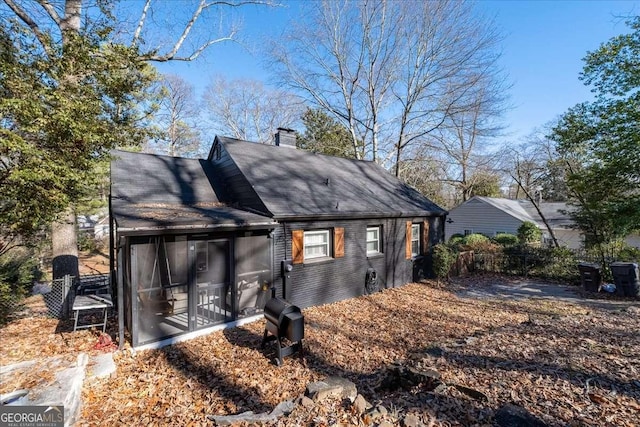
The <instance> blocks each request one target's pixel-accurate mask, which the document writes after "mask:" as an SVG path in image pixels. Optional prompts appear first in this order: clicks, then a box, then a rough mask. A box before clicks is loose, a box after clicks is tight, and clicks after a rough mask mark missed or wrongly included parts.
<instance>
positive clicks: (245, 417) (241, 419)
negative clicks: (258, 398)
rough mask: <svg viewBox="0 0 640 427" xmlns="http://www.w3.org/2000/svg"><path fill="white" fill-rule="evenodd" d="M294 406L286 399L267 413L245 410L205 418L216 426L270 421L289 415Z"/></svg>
mask: <svg viewBox="0 0 640 427" xmlns="http://www.w3.org/2000/svg"><path fill="white" fill-rule="evenodd" d="M294 407H295V404H294V403H293V402H292V401H290V400H287V401H285V402H280V403H279V404H278V405H277V406H276V407H275V408H273V410H272V411H271V412H269V413H267V412H264V413H261V414H255V413H253V411H247V412H243V413H241V414H236V415H208V416H207V418H208V419H210V420H212V421H213V422H214V423H215V424H216V425H218V426H230V425H234V424H236V423H248V424H258V423H270V422H275V421H277V420H278V418H280V417H281V416H283V415H289V414H290V413H291V411H293V409H294Z"/></svg>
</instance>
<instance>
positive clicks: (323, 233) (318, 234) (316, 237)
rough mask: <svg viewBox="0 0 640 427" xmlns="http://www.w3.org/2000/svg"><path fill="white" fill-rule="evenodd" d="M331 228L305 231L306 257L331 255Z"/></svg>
mask: <svg viewBox="0 0 640 427" xmlns="http://www.w3.org/2000/svg"><path fill="white" fill-rule="evenodd" d="M329 236H330V234H329V230H315V231H305V232H304V259H314V258H325V257H328V256H330V252H329V247H330V243H331V241H330V239H329Z"/></svg>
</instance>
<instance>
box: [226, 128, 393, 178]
mask: <svg viewBox="0 0 640 427" xmlns="http://www.w3.org/2000/svg"><path fill="white" fill-rule="evenodd" d="M216 138H219V139H220V140H221V141H223V140H231V141H237V142H240V143H247V144H259V145H264V146H267V147H276V148H277V149H283V148H284V149H286V150H293V149H294V148H291V147H278V146H277V145H275V144H265V143H262V142H256V141H247V140H246V139H239V138H234V137H231V136H224V135H222V136H221V135H217V136H216ZM223 142H224V141H223ZM295 150H297V151H298V152H299V153H307V154H312V155H315V156H323V157H329V158H332V159H344V160H349V161H353V162H366V163H373V164H376V165H378V166H380V167H381V168H383V169H384V170H386V169H385V168H384V167H383V166H382V165H380V164H379V163H377V162H374V161H373V160H369V159H354V158H353V157H342V156H333V155H331V154H325V153H319V152H317V151H309V150H305V149H303V148H297V147H296V148H295Z"/></svg>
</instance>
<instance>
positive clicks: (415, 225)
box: [411, 224, 422, 257]
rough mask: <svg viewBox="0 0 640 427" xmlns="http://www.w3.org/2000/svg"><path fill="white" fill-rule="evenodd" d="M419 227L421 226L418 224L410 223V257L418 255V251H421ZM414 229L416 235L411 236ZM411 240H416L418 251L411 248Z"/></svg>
mask: <svg viewBox="0 0 640 427" xmlns="http://www.w3.org/2000/svg"><path fill="white" fill-rule="evenodd" d="M421 228H422V227H421V226H420V224H411V256H412V257H417V256H418V255H420V251H422V248H421V246H422V245H421V244H420V243H421V242H420V232H421V231H422V230H421ZM414 229H417V230H418V237H417V238H414V237H413V234H414V233H413V230H414ZM413 242H418V253H416V252H414V250H413Z"/></svg>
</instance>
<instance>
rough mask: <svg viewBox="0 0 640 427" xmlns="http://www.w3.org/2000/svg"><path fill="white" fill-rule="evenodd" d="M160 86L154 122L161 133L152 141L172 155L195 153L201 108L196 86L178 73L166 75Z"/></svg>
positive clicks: (156, 148) (192, 154)
mask: <svg viewBox="0 0 640 427" xmlns="http://www.w3.org/2000/svg"><path fill="white" fill-rule="evenodd" d="M159 86H160V91H159V92H160V94H159V102H158V104H159V108H158V112H157V113H156V115H155V117H156V122H155V125H156V126H158V127H159V131H160V132H161V136H160V137H159V138H157V139H155V140H154V141H153V144H152V146H153V148H154V149H155V151H159V152H161V153H164V154H168V155H169V156H186V157H194V156H196V155H197V154H198V152H199V151H200V132H199V129H198V123H197V120H198V115H199V108H198V105H197V103H196V100H195V92H194V90H193V86H192V85H190V84H189V83H187V82H186V81H185V80H184V79H183V78H181V77H180V76H177V75H175V74H169V75H166V76H163V77H162V78H161V79H160V81H159Z"/></svg>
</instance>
